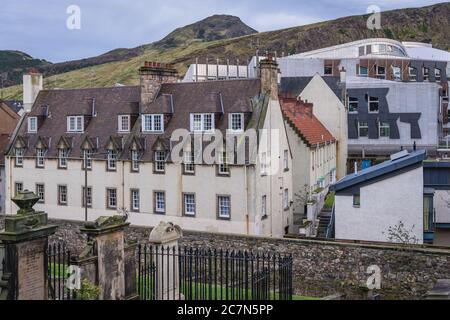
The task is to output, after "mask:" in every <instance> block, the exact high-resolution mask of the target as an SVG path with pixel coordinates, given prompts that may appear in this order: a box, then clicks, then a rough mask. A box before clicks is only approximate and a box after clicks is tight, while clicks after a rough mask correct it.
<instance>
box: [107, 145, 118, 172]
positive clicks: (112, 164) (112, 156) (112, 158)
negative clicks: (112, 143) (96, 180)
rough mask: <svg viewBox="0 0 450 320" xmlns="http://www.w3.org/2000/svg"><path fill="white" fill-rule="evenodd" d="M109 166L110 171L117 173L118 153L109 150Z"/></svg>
mask: <svg viewBox="0 0 450 320" xmlns="http://www.w3.org/2000/svg"><path fill="white" fill-rule="evenodd" d="M107 166H108V171H116V169H117V151H115V150H108V153H107Z"/></svg>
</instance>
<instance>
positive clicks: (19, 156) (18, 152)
mask: <svg viewBox="0 0 450 320" xmlns="http://www.w3.org/2000/svg"><path fill="white" fill-rule="evenodd" d="M14 152H15V155H16V159H15V165H16V167H23V154H24V150H23V148H16V149H15V150H14Z"/></svg>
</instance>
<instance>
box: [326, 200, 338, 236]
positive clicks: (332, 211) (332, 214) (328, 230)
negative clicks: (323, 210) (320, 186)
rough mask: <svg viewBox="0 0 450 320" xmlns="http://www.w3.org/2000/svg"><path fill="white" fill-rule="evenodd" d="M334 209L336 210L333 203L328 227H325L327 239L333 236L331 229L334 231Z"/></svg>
mask: <svg viewBox="0 0 450 320" xmlns="http://www.w3.org/2000/svg"><path fill="white" fill-rule="evenodd" d="M335 210H336V205H333V209H332V210H331V219H330V223H329V224H328V227H327V235H326V238H327V239H331V238H334V235H333V233H334V232H333V231H334V224H335V218H336V215H335Z"/></svg>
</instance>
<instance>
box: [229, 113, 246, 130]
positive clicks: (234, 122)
mask: <svg viewBox="0 0 450 320" xmlns="http://www.w3.org/2000/svg"><path fill="white" fill-rule="evenodd" d="M230 130H231V131H238V132H239V131H243V130H244V115H243V114H242V113H232V114H230Z"/></svg>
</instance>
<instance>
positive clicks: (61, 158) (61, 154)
mask: <svg viewBox="0 0 450 320" xmlns="http://www.w3.org/2000/svg"><path fill="white" fill-rule="evenodd" d="M67 155H68V150H67V149H59V150H58V165H59V167H60V168H67Z"/></svg>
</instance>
